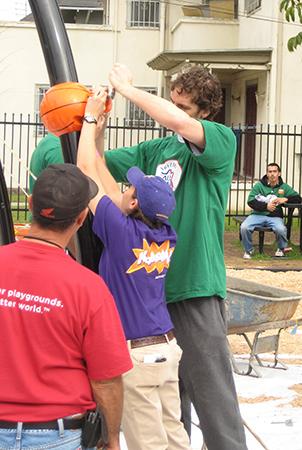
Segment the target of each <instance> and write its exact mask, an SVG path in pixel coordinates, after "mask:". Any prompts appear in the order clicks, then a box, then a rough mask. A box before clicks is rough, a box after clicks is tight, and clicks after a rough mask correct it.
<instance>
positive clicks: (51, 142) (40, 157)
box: [29, 133, 64, 194]
mask: <svg viewBox="0 0 302 450" xmlns="http://www.w3.org/2000/svg"><path fill="white" fill-rule="evenodd" d="M63 162H64V161H63V155H62V149H61V142H60V138H58V137H56V136H54V135H53V134H51V133H48V134H47V135H46V136H44V138H43V139H41V141H40V142H39V144H38V145H37V147H36V148H35V150H34V151H33V154H32V155H31V158H30V167H29V168H30V171H31V172H32V173H33V174H34V175H35V177H36V178H37V177H38V175H40V173H41V172H43V170H44V169H45V168H46V167H47V166H49V165H50V164H61V163H63ZM34 183H35V180H34V179H33V177H32V176H31V175H30V177H29V193H30V194H32V191H33V186H34Z"/></svg>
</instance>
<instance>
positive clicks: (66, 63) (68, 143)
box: [29, 0, 102, 273]
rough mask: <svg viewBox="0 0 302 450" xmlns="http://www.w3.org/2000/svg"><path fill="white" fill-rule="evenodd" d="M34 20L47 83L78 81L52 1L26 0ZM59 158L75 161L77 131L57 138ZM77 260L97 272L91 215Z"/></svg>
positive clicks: (82, 230) (79, 239) (96, 245)
mask: <svg viewBox="0 0 302 450" xmlns="http://www.w3.org/2000/svg"><path fill="white" fill-rule="evenodd" d="M29 4H30V7H31V10H32V13H33V16H34V19H35V23H36V27H37V31H38V35H39V38H40V43H41V47H42V51H43V54H44V59H45V63H46V67H47V71H48V77H49V81H50V85H51V86H53V85H54V84H58V83H65V82H67V81H78V77H77V72H76V68H75V64H74V60H73V56H72V51H71V47H70V44H69V40H68V36H67V33H66V29H65V25H64V22H63V19H62V16H61V12H60V9H59V7H58V4H57V1H56V0H29ZM60 140H61V147H62V153H63V159H64V161H65V162H66V163H72V164H76V160H77V148H78V141H79V133H78V132H73V133H68V134H64V135H63V136H61V137H60ZM76 241H77V260H78V261H79V262H80V263H81V264H83V265H84V266H86V267H88V268H89V269H91V270H93V271H94V272H96V273H97V272H98V262H99V258H100V255H101V251H102V243H101V241H100V240H99V239H98V238H97V237H96V236H95V235H94V233H92V215H91V214H89V215H88V216H87V219H86V220H85V222H84V224H83V226H82V227H81V228H80V229H79V231H78V232H77V239H76Z"/></svg>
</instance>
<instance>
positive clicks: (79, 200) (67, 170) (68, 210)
mask: <svg viewBox="0 0 302 450" xmlns="http://www.w3.org/2000/svg"><path fill="white" fill-rule="evenodd" d="M98 190H99V189H98V186H97V184H96V183H95V182H94V181H93V180H92V179H91V178H89V177H87V176H86V175H84V173H83V172H82V171H81V170H80V169H79V168H78V167H77V166H75V165H74V164H67V163H66V164H50V165H49V166H47V167H46V169H44V170H43V171H42V172H41V173H40V175H39V176H38V178H37V180H36V181H35V184H34V187H33V214H34V215H36V214H37V215H39V216H41V217H45V218H47V219H51V220H55V221H59V220H67V219H73V218H75V217H77V216H78V215H79V214H80V213H81V212H82V211H84V209H85V208H86V207H87V206H88V204H89V202H90V200H92V199H93V198H94V197H95V196H96V195H97V193H98Z"/></svg>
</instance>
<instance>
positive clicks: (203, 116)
mask: <svg viewBox="0 0 302 450" xmlns="http://www.w3.org/2000/svg"><path fill="white" fill-rule="evenodd" d="M210 113H211V111H210V110H209V109H205V110H201V111H200V113H199V114H198V119H206V118H207V117H208V116H209V115H210Z"/></svg>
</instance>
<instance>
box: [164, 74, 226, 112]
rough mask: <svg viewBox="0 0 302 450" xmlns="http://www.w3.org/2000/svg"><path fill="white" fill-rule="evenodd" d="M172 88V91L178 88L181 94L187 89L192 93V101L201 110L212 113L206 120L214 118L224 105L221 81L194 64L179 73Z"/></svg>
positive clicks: (188, 92)
mask: <svg viewBox="0 0 302 450" xmlns="http://www.w3.org/2000/svg"><path fill="white" fill-rule="evenodd" d="M170 88H171V90H172V91H174V89H176V90H177V92H178V93H179V94H182V92H183V91H185V92H186V93H187V94H189V95H191V100H192V102H193V103H195V104H196V105H197V106H198V107H199V108H200V110H209V111H210V114H209V115H208V117H206V120H213V119H214V117H215V116H216V114H218V112H219V110H220V108H221V106H222V91H221V86H220V81H219V80H218V78H217V77H216V76H215V75H212V74H210V73H209V72H208V71H207V70H206V69H204V68H203V67H199V66H194V67H191V68H190V69H189V70H187V71H186V72H184V73H181V74H179V75H178V76H177V78H176V79H175V80H173V81H172V82H171V85H170Z"/></svg>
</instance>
